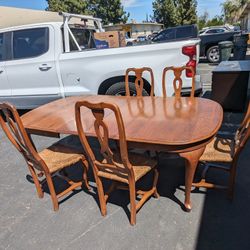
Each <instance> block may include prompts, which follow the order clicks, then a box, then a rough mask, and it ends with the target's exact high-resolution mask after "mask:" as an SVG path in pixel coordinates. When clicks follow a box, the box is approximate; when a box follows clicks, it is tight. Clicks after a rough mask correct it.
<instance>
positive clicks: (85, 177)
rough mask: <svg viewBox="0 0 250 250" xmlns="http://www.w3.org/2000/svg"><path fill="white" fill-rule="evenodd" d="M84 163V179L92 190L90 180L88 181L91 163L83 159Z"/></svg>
mask: <svg viewBox="0 0 250 250" xmlns="http://www.w3.org/2000/svg"><path fill="white" fill-rule="evenodd" d="M82 164H83V180H84V183H85V185H86V187H87V189H88V190H90V189H91V188H90V186H89V182H88V169H89V163H88V161H87V160H86V159H82Z"/></svg>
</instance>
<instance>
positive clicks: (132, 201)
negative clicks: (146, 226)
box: [129, 181, 136, 225]
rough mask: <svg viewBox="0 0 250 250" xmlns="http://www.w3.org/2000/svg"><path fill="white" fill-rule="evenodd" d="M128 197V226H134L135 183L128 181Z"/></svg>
mask: <svg viewBox="0 0 250 250" xmlns="http://www.w3.org/2000/svg"><path fill="white" fill-rule="evenodd" d="M129 197H130V224H131V225H135V224H136V190H135V182H133V181H129Z"/></svg>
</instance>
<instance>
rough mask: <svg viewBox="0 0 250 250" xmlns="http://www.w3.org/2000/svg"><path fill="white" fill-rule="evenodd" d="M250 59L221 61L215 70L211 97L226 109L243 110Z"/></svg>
mask: <svg viewBox="0 0 250 250" xmlns="http://www.w3.org/2000/svg"><path fill="white" fill-rule="evenodd" d="M249 72H250V61H225V62H221V63H220V64H219V65H218V66H217V67H216V68H215V69H214V71H213V78H212V93H211V99H212V100H214V101H216V102H218V103H220V104H221V105H222V107H223V109H224V110H230V111H243V110H244V108H245V104H246V99H247V89H248V80H249Z"/></svg>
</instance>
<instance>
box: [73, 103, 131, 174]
mask: <svg viewBox="0 0 250 250" xmlns="http://www.w3.org/2000/svg"><path fill="white" fill-rule="evenodd" d="M81 108H82V109H83V108H87V109H89V110H91V112H92V114H93V118H94V121H93V125H94V129H95V133H96V136H97V138H98V141H99V144H100V150H101V154H102V156H103V157H104V159H105V162H101V161H98V160H97V159H96V157H95V154H94V152H93V151H92V149H91V146H90V144H89V142H88V140H87V137H86V134H85V132H84V126H83V122H82V119H81ZM110 110H111V111H112V113H113V114H114V116H115V117H114V118H115V120H116V124H117V129H118V135H119V146H120V147H119V148H120V158H121V161H122V164H123V165H124V167H121V165H120V164H118V163H117V162H116V161H115V159H114V152H113V151H112V149H111V148H110V146H109V128H108V126H107V123H106V122H105V112H106V111H110ZM109 116H110V114H109ZM75 117H76V126H77V131H78V135H79V137H80V140H81V143H82V146H83V148H84V150H85V152H86V154H87V157H88V160H89V161H90V164H91V165H92V167H93V170H94V171H96V172H98V171H101V170H107V169H110V170H112V171H115V172H117V173H121V172H123V173H125V174H131V175H132V174H133V170H132V166H131V164H130V162H129V159H128V150H127V141H126V135H125V129H124V123H123V119H122V115H121V112H120V109H119V107H118V106H116V105H114V104H110V103H97V104H94V103H90V102H88V101H79V102H77V103H76V105H75Z"/></svg>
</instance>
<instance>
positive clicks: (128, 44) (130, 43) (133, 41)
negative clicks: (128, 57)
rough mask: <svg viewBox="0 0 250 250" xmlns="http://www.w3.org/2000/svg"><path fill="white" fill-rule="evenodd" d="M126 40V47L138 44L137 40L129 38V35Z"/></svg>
mask: <svg viewBox="0 0 250 250" xmlns="http://www.w3.org/2000/svg"><path fill="white" fill-rule="evenodd" d="M125 40H126V46H133V45H134V43H135V42H136V39H135V38H132V37H128V36H127V35H126V37H125Z"/></svg>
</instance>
